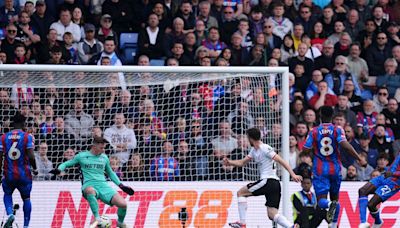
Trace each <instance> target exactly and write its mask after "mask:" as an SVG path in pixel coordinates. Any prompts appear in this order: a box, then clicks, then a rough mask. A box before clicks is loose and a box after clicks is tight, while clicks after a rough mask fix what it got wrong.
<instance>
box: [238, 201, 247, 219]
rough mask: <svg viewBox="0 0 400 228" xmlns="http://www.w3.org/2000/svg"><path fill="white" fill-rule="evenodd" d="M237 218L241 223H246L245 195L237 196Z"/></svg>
mask: <svg viewBox="0 0 400 228" xmlns="http://www.w3.org/2000/svg"><path fill="white" fill-rule="evenodd" d="M238 208H239V219H240V223H241V224H246V212H247V200H246V197H238Z"/></svg>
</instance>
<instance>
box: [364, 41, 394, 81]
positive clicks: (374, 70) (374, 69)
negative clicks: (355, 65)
mask: <svg viewBox="0 0 400 228" xmlns="http://www.w3.org/2000/svg"><path fill="white" fill-rule="evenodd" d="M391 56H392V49H391V48H390V47H389V45H386V46H385V48H384V49H383V50H379V48H378V47H377V46H376V45H373V44H372V45H371V46H370V47H369V48H368V49H367V51H366V53H365V61H367V64H368V68H369V75H371V76H380V75H384V74H385V68H384V67H383V65H384V63H385V60H386V59H387V58H390V57H391Z"/></svg>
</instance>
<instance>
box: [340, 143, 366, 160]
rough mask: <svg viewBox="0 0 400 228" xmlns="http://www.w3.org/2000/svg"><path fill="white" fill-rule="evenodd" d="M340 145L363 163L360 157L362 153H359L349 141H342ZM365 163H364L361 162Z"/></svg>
mask: <svg viewBox="0 0 400 228" xmlns="http://www.w3.org/2000/svg"><path fill="white" fill-rule="evenodd" d="M340 146H341V147H342V148H343V149H344V150H345V151H346V152H347V153H349V154H350V155H351V156H353V157H354V158H356V159H357V160H358V161H359V162H360V164H361V163H362V159H361V157H360V155H359V154H358V153H357V151H356V150H355V149H354V148H353V146H352V145H351V144H350V143H349V142H347V141H341V142H340ZM361 165H364V164H361Z"/></svg>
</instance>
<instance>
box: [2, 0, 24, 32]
mask: <svg viewBox="0 0 400 228" xmlns="http://www.w3.org/2000/svg"><path fill="white" fill-rule="evenodd" d="M19 10H20V8H19V6H18V4H15V3H14V1H13V0H4V6H1V7H0V28H4V27H5V26H6V25H8V24H10V23H15V22H17V21H18V13H19Z"/></svg>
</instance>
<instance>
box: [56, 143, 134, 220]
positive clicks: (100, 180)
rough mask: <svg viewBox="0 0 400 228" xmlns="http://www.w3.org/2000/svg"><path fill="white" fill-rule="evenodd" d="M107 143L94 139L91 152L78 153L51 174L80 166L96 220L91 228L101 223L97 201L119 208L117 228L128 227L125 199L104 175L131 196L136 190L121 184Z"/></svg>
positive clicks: (83, 187)
mask: <svg viewBox="0 0 400 228" xmlns="http://www.w3.org/2000/svg"><path fill="white" fill-rule="evenodd" d="M106 143H107V141H106V140H105V139H103V138H101V137H95V138H94V139H93V146H92V148H91V149H90V151H82V152H80V153H78V154H77V155H76V156H75V157H74V158H73V159H72V160H69V161H66V162H64V163H62V164H60V165H59V166H58V168H57V169H53V170H52V171H50V173H52V174H54V175H60V174H61V173H62V171H64V170H65V169H66V168H68V167H71V166H74V165H78V164H79V165H80V167H81V171H82V175H83V179H82V193H83V196H84V197H85V199H86V200H87V201H88V202H89V205H90V209H91V210H92V212H93V215H94V217H95V220H94V221H93V223H92V224H91V225H90V228H95V227H97V225H98V224H99V223H100V221H101V220H100V215H99V205H98V203H97V199H100V200H101V201H102V202H104V203H106V204H108V205H115V206H117V207H118V224H117V227H126V225H125V224H124V219H125V215H126V209H127V205H126V202H125V199H124V198H123V197H122V196H121V195H120V194H118V192H117V191H116V190H114V189H113V188H111V187H110V186H109V185H108V183H107V181H106V177H105V175H104V173H106V174H107V176H108V177H110V179H111V180H112V181H113V182H114V183H115V184H116V185H118V186H119V187H120V188H121V190H122V191H124V192H126V193H127V194H129V195H133V194H134V190H133V189H132V188H131V187H129V186H125V185H123V184H122V183H121V181H120V180H119V178H118V177H117V175H116V174H115V173H114V172H113V171H112V169H111V165H110V160H109V159H108V157H107V155H106V154H104V148H105V145H106Z"/></svg>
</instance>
